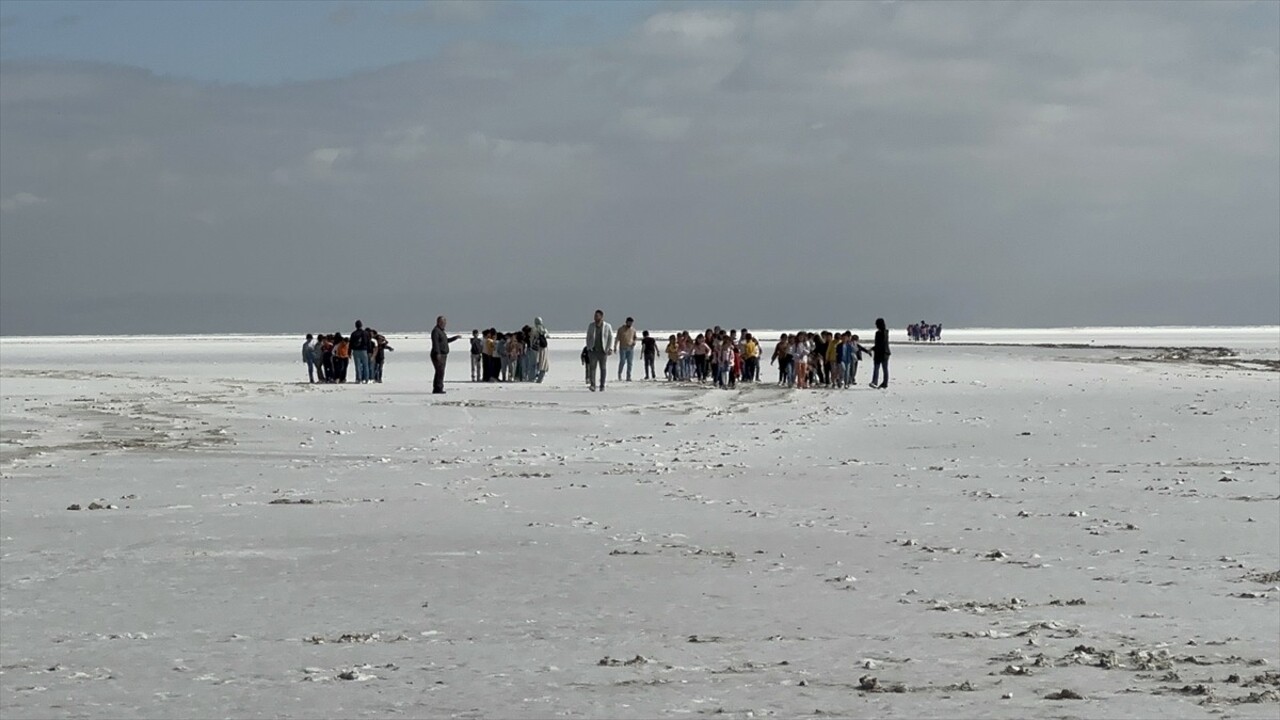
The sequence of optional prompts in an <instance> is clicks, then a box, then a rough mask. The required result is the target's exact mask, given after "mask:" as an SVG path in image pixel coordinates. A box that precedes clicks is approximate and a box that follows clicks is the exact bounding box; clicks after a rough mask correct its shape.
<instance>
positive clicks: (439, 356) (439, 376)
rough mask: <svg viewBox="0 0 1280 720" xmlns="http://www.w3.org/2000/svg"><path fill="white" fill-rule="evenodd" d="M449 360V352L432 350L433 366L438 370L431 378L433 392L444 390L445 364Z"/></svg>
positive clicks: (446, 346) (446, 345)
mask: <svg viewBox="0 0 1280 720" xmlns="http://www.w3.org/2000/svg"><path fill="white" fill-rule="evenodd" d="M437 329H439V328H437ZM448 347H449V345H448V344H447V343H446V344H445V348H446V349H448ZM448 361H449V355H448V354H447V353H438V352H436V351H435V350H432V351H431V366H432V367H434V368H435V371H436V373H435V376H434V377H433V378H432V379H431V392H433V393H437V394H439V393H442V392H444V365H445V363H446V362H448Z"/></svg>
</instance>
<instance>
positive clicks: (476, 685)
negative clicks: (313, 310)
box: [0, 329, 1280, 718]
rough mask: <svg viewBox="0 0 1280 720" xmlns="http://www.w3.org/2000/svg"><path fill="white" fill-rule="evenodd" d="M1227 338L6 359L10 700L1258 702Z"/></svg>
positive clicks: (1265, 483) (418, 709) (488, 712)
mask: <svg viewBox="0 0 1280 720" xmlns="http://www.w3.org/2000/svg"><path fill="white" fill-rule="evenodd" d="M1214 332H1215V331H1197V332H1196V335H1195V337H1192V336H1191V335H1190V334H1188V336H1187V337H1173V338H1163V337H1162V338H1160V339H1159V341H1158V344H1161V345H1163V346H1165V347H1166V349H1164V350H1158V349H1151V350H1141V349H1126V348H1078V347H1007V346H998V347H997V346H990V347H981V346H963V345H953V344H944V345H939V346H928V347H921V346H909V345H906V344H899V345H898V346H896V348H895V354H894V357H893V360H894V366H893V371H894V380H893V386H892V388H891V389H890V390H889V391H887V392H878V391H873V390H870V389H868V388H865V387H862V388H858V389H854V390H849V391H845V392H828V391H815V392H807V393H804V392H797V391H786V390H782V389H779V388H776V387H773V386H771V385H768V384H765V385H762V386H759V387H747V388H744V389H740V390H735V391H714V390H705V389H695V388H688V387H682V386H675V387H673V386H667V385H665V384H663V383H640V382H636V383H630V384H626V383H611V384H610V385H609V387H608V389H607V391H606V393H605V394H604V395H598V394H592V393H587V392H585V388H584V387H583V382H582V380H581V366H580V365H579V364H578V363H577V360H576V357H575V355H576V351H575V343H574V342H573V341H570V340H565V341H560V342H557V345H559V346H560V347H563V348H564V349H563V350H559V349H557V351H556V353H555V355H554V360H553V363H554V365H553V374H552V377H551V379H550V381H549V382H548V383H547V384H544V385H540V386H534V385H508V386H501V387H497V386H475V385H471V384H470V383H466V382H464V381H463V380H464V379H465V375H466V372H467V368H466V363H465V362H459V360H463V358H461V357H455V360H454V364H453V366H452V367H451V373H450V380H451V382H450V384H449V394H448V395H447V396H445V397H443V398H435V397H433V396H431V395H430V394H429V393H428V391H429V378H428V370H427V364H426V361H425V356H424V353H423V346H424V345H425V343H424V341H423V340H422V339H421V338H420V337H419V338H413V339H409V338H405V339H401V340H398V341H397V342H396V345H397V347H398V348H399V350H398V352H397V353H396V354H395V355H394V356H393V357H392V358H391V361H390V362H389V364H388V365H387V377H388V382H387V383H386V384H384V385H379V386H344V387H329V386H325V387H319V386H317V387H312V386H307V385H300V384H297V383H296V379H297V376H298V375H299V374H300V365H299V364H292V365H291V364H289V363H287V362H286V361H285V360H284V358H291V357H293V356H294V355H295V354H296V348H295V347H294V345H295V344H297V343H296V342H295V341H294V340H293V339H292V338H244V339H242V340H241V341H240V342H241V343H242V345H241V346H240V347H238V348H237V350H236V352H235V353H234V354H233V355H232V357H228V355H227V354H226V353H222V354H220V355H217V356H211V355H210V354H209V353H207V352H206V351H205V350H204V349H202V348H201V347H200V344H199V343H193V342H191V341H190V340H185V339H156V338H139V339H131V340H127V341H123V342H117V343H112V344H111V345H109V346H107V345H103V344H101V343H97V342H93V341H91V340H78V339H63V340H54V341H50V340H40V341H24V340H15V339H6V340H4V341H0V357H2V358H3V361H2V362H0V398H2V400H3V407H2V408H0V409H2V417H0V421H2V423H0V473H2V476H0V490H2V492H0V546H2V547H0V714H3V715H4V716H5V717H6V718H28V717H42V718H43V717H122V716H133V717H211V716H226V717H374V716H386V715H391V714H396V715H401V716H408V717H428V716H429V717H557V716H586V717H668V716H689V715H694V716H701V715H725V716H728V717H748V716H751V717H761V716H777V717H816V716H854V715H856V716H866V715H874V716H884V717H922V716H943V717H973V716H984V717H1019V718H1021V717H1067V716H1070V717H1152V716H1170V717H1260V718H1261V717H1265V718H1274V717H1276V714H1277V712H1278V711H1280V674H1277V671H1280V668H1278V667H1277V665H1280V640H1278V639H1277V638H1278V637H1280V518H1278V515H1280V513H1278V510H1280V476H1278V472H1280V464H1278V463H1280V445H1278V443H1280V440H1278V438H1280V419H1278V417H1280V373H1277V372H1275V371H1274V364H1275V361H1276V360H1277V359H1280V341H1278V340H1277V333H1276V331H1275V330H1274V329H1267V330H1263V331H1257V332H1256V333H1252V334H1251V333H1248V332H1245V333H1237V334H1235V335H1232V336H1231V337H1215V336H1214ZM949 334H952V336H953V337H955V336H957V335H960V336H961V337H963V335H962V334H957V333H951V332H950V331H949ZM1060 334H1061V333H1060ZM1206 336H1207V337H1206ZM986 339H994V340H997V341H1000V342H1005V341H1008V340H1009V339H1010V336H1009V335H1008V334H1002V335H999V336H995V337H990V338H986ZM1018 339H1019V338H1018V337H1017V336H1016V335H1015V336H1013V340H1014V341H1017V340H1018ZM1021 339H1026V337H1023V338H1021ZM1034 339H1036V340H1037V341H1044V342H1055V343H1060V344H1063V345H1068V344H1075V343H1074V342H1073V340H1075V338H1073V337H1072V336H1070V334H1067V336H1066V337H1065V338H1063V337H1056V336H1055V337H1054V338H1052V339H1045V338H1044V337H1035V338H1034ZM1193 345H1194V346H1207V347H1215V346H1226V347H1231V348H1233V354H1231V355H1230V356H1222V355H1221V354H1215V353H1214V352H1209V351H1169V350H1168V349H1167V348H1171V347H1183V346H1193ZM273 357H278V358H282V359H281V360H280V361H278V362H271V361H269V360H263V359H264V358H273ZM866 370H869V368H864V369H863V371H862V372H863V373H865V372H866ZM766 376H767V373H766ZM865 379H866V378H865V377H864V380H865ZM91 503H96V504H97V505H96V506H95V505H91ZM73 504H75V505H79V506H80V507H81V508H83V509H81V510H68V509H67V508H68V507H70V506H71V505H73ZM89 507H101V508H103V509H94V510H89V509H88V508H89ZM1051 698H1053V699H1051Z"/></svg>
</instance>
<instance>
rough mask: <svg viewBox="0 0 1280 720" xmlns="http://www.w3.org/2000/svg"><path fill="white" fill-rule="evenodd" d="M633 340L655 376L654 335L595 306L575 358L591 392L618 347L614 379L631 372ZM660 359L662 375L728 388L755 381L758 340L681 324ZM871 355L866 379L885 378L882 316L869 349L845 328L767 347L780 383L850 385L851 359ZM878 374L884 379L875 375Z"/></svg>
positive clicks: (745, 333)
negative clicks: (617, 322) (614, 320)
mask: <svg viewBox="0 0 1280 720" xmlns="http://www.w3.org/2000/svg"><path fill="white" fill-rule="evenodd" d="M637 344H638V345H639V346H640V351H641V356H642V358H643V361H644V373H645V379H646V380H651V379H652V380H656V379H657V372H656V370H655V363H656V359H657V355H658V343H657V340H656V339H655V338H653V337H651V336H650V335H649V331H648V330H645V331H644V332H642V333H640V336H639V338H637V335H636V329H635V319H634V318H630V317H628V318H627V320H626V322H625V323H624V324H623V325H622V326H621V327H620V328H618V331H617V332H616V333H615V332H614V330H613V326H612V325H610V324H609V323H607V322H605V320H604V312H603V311H601V310H596V312H595V318H594V319H593V321H592V322H591V324H590V325H588V326H587V332H586V345H585V346H584V347H583V348H582V364H583V365H584V366H585V367H586V382H587V386H588V387H589V388H590V389H591V391H592V392H598V391H599V392H602V391H603V390H604V384H605V375H606V373H607V368H606V366H607V362H608V357H609V356H610V355H612V354H613V353H614V352H617V353H618V372H617V377H618V380H619V381H621V380H622V379H623V373H624V372H625V373H626V380H627V381H630V380H631V373H632V365H633V362H634V357H635V349H636V345H637ZM665 352H666V356H667V364H666V367H665V368H664V370H663V375H664V376H665V378H666V379H667V380H668V381H689V382H693V381H696V382H698V383H706V382H708V381H709V380H710V381H711V382H713V383H714V384H715V385H716V387H721V388H725V389H729V388H734V387H736V386H737V384H738V383H739V382H759V381H760V357H761V347H760V343H759V341H758V340H757V339H756V337H755V336H754V335H752V333H751V332H750V331H749V330H747V329H746V328H743V329H742V331H741V333H739V331H737V330H724V329H722V328H720V327H719V326H716V327H714V328H708V329H707V330H706V332H702V333H698V334H697V335H696V336H695V335H692V334H691V333H689V332H688V331H683V332H681V333H679V334H676V335H671V336H669V337H668V338H667V345H666V351H665ZM863 355H870V356H871V357H872V360H873V367H872V373H871V386H872V387H876V388H881V389H883V388H887V387H888V386H889V355H890V351H889V330H888V328H887V326H886V325H885V322H884V318H877V319H876V336H875V341H874V343H873V344H872V349H870V350H868V349H867V348H866V347H864V346H863V345H862V344H861V342H860V341H859V338H858V336H857V335H855V334H853V332H852V331H846V332H844V333H839V334H837V333H832V332H829V331H825V330H824V331H822V332H799V333H796V334H794V335H790V334H784V335H783V336H782V337H781V338H780V339H779V340H778V343H777V345H776V346H775V347H774V350H773V356H772V358H771V359H770V361H769V363H770V364H771V365H773V364H776V365H777V366H778V384H779V385H782V386H784V387H798V388H809V387H814V386H819V385H820V386H825V387H838V388H850V387H853V386H854V384H855V383H856V382H857V373H858V360H859V359H860V358H861V357H862V356H863ZM882 376H883V380H881V377H882Z"/></svg>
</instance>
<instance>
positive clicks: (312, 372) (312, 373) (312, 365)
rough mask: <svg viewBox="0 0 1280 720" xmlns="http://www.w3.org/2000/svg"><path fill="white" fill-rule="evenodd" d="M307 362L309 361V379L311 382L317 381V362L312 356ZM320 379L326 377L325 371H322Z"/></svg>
mask: <svg viewBox="0 0 1280 720" xmlns="http://www.w3.org/2000/svg"><path fill="white" fill-rule="evenodd" d="M306 363H307V379H308V380H309V381H311V382H315V381H316V364H315V362H313V361H312V360H311V358H307V360H306ZM320 379H321V380H323V379H324V373H323V372H322V373H320Z"/></svg>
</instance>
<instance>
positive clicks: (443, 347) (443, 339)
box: [431, 325, 458, 355]
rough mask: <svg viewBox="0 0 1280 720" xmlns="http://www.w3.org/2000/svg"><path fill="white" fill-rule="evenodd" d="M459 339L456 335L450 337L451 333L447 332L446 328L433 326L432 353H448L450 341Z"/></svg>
mask: <svg viewBox="0 0 1280 720" xmlns="http://www.w3.org/2000/svg"><path fill="white" fill-rule="evenodd" d="M457 339H458V338H457V337H456V336H455V337H449V333H447V332H445V331H444V328H442V327H440V326H439V325H437V326H435V327H433V328H431V354H432V355H448V354H449V343H451V342H453V341H454V340H457Z"/></svg>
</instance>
